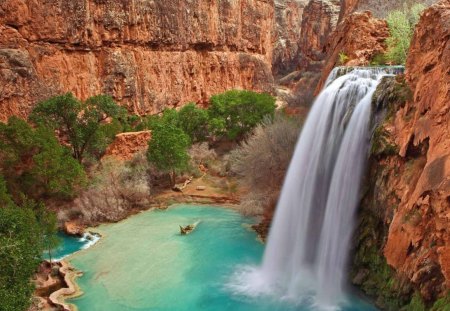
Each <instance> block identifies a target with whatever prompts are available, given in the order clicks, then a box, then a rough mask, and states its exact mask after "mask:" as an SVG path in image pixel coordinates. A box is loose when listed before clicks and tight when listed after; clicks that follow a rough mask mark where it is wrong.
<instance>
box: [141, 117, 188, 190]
mask: <svg viewBox="0 0 450 311" xmlns="http://www.w3.org/2000/svg"><path fill="white" fill-rule="evenodd" d="M189 145H190V141H189V137H188V136H187V134H186V133H184V132H183V130H181V129H180V128H178V127H176V126H174V125H172V124H166V123H163V122H161V123H159V124H154V126H153V129H152V138H151V140H150V141H149V145H148V151H147V158H148V160H149V162H150V163H152V164H154V165H155V166H156V168H158V169H159V170H161V171H162V172H166V173H169V175H170V177H171V185H172V186H174V185H175V174H176V173H179V172H181V171H183V170H185V169H186V168H187V167H188V164H189V155H188V153H187V150H188V148H189Z"/></svg>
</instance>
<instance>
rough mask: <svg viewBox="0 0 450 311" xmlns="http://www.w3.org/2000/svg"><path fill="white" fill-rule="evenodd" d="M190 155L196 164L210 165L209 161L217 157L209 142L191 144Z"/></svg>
mask: <svg viewBox="0 0 450 311" xmlns="http://www.w3.org/2000/svg"><path fill="white" fill-rule="evenodd" d="M189 156H190V158H191V160H192V162H193V163H194V164H195V165H208V162H210V161H213V160H215V159H217V154H216V152H215V151H214V149H210V148H209V145H208V143H198V144H194V145H192V146H191V148H190V149H189Z"/></svg>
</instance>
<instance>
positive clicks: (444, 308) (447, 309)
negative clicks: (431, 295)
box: [430, 293, 450, 311]
mask: <svg viewBox="0 0 450 311" xmlns="http://www.w3.org/2000/svg"><path fill="white" fill-rule="evenodd" d="M430 311H450V293H448V294H447V296H445V297H443V298H441V299H438V300H436V302H435V303H434V305H433V307H431V309H430Z"/></svg>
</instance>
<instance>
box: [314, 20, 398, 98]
mask: <svg viewBox="0 0 450 311" xmlns="http://www.w3.org/2000/svg"><path fill="white" fill-rule="evenodd" d="M388 36H389V29H388V26H387V23H386V21H384V20H380V19H377V18H374V17H373V16H372V13H370V12H362V13H359V12H356V13H352V14H350V15H349V16H347V17H346V18H344V20H343V21H342V22H341V23H340V24H339V26H338V27H337V29H336V30H335V31H334V33H333V34H331V35H330V38H331V39H330V41H329V42H328V43H327V45H326V51H327V56H326V64H325V66H324V70H323V72H322V77H321V79H320V82H319V84H318V86H317V88H316V94H317V93H319V92H320V90H321V89H322V87H323V84H324V83H325V81H326V79H327V77H328V75H329V74H330V72H331V70H332V69H333V68H334V67H335V66H336V65H339V64H338V58H339V53H344V54H345V55H347V56H348V62H347V63H346V64H345V65H348V66H362V65H368V64H369V63H370V61H371V60H372V58H373V57H374V56H375V55H376V54H379V53H383V52H385V50H386V44H385V40H386V38H387V37H388Z"/></svg>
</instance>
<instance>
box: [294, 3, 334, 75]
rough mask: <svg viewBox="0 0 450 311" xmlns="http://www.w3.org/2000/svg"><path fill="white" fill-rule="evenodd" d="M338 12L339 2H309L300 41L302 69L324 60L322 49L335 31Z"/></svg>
mask: <svg viewBox="0 0 450 311" xmlns="http://www.w3.org/2000/svg"><path fill="white" fill-rule="evenodd" d="M339 12H340V3H339V0H311V1H310V2H309V3H308V5H307V6H306V8H305V11H304V18H303V21H302V36H301V41H300V46H301V52H302V56H303V64H302V65H303V66H302V67H303V68H307V67H308V65H310V64H312V63H314V62H320V61H322V60H324V58H325V56H326V55H325V53H324V52H325V51H324V48H325V45H326V43H327V42H328V39H329V36H330V34H331V33H332V32H333V31H334V30H335V29H336V26H337V23H338V18H339Z"/></svg>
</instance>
